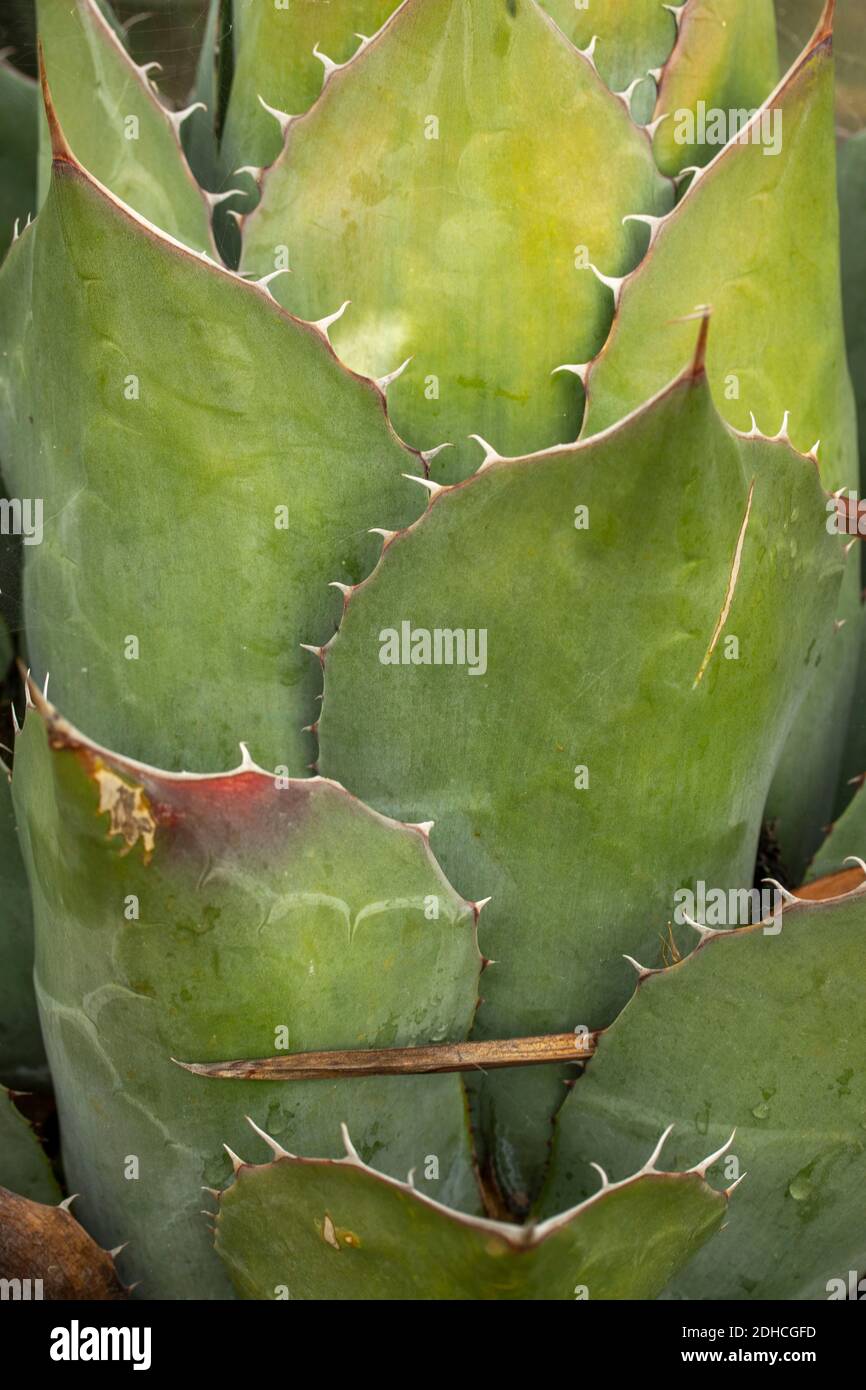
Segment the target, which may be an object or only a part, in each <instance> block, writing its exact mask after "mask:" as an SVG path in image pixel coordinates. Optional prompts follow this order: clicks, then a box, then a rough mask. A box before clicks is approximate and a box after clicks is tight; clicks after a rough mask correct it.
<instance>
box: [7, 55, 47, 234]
mask: <svg viewBox="0 0 866 1390" xmlns="http://www.w3.org/2000/svg"><path fill="white" fill-rule="evenodd" d="M38 91H39V89H38V87H37V85H36V83H35V82H34V81H33V79H32V77H27V76H26V75H25V74H24V73H23V72H19V71H18V69H17V68H14V67H13V66H12V64H11V63H8V62H6V60H5V59H4V58H3V57H2V56H0V258H2V257H3V256H4V255H5V253H6V248H7V247H8V246H9V243H10V242H11V240H12V237H13V236H14V234H15V224H16V223H18V225H19V228H20V227H23V226H24V224H25V223H26V221H27V219H28V217H30V216H31V215H32V214H33V213H35V211H36V152H37V146H38V142H39V104H38Z"/></svg>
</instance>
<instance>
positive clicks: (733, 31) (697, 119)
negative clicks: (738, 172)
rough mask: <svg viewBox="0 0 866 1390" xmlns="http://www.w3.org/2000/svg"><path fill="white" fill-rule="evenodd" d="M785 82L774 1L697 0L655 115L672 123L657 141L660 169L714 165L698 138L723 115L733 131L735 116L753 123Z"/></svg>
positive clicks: (685, 16)
mask: <svg viewBox="0 0 866 1390" xmlns="http://www.w3.org/2000/svg"><path fill="white" fill-rule="evenodd" d="M778 80H779V56H778V48H777V44H776V14H775V10H774V8H773V0H689V3H688V4H686V5H685V6H684V7H683V10H682V22H681V24H680V31H679V36H678V38H677V44H676V48H675V49H674V52H673V54H672V55H671V58H670V61H669V62H668V63H667V65H666V67H665V71H664V73H663V75H662V78H661V84H660V88H659V94H658V102H657V104H656V109H655V113H654V115H655V118H656V119H657V118H658V117H660V116H662V115H664V116H665V117H666V119H665V120H664V121H663V122H662V124H661V125H660V126H659V128H658V130H657V132H656V135H655V142H654V147H655V154H656V159H657V160H658V164H659V168H660V169H662V170H663V171H664V173H666V174H679V173H680V172H681V170H683V169H685V168H687V167H688V166H689V165H698V166H700V165H704V164H708V163H709V161H710V160H711V159H712V158H713V156H714V155H715V154H716V153H717V152H718V150H717V148H715V147H714V146H713V145H710V144H707V143H706V142H703V143H702V142H701V141H700V140H699V139H697V138H695V137H697V136H698V135H700V133H701V132H702V131H704V132H705V131H706V130H707V129H708V121H709V123H710V125H711V124H712V122H713V121H715V120H716V119H718V114H719V113H721V114H722V115H723V116H724V118H725V127H726V129H727V128H728V125H729V120H730V112H731V111H735V112H737V114H738V116H739V117H740V119H742V120H743V123H745V116H746V115H747V114H748V113H749V112H751V111H753V110H754V109H755V108H756V107H758V106H760V105H761V104H762V103H763V102H764V101H765V100H766V98H767V97H768V96H769V94H770V92H771V91H772V90H773V88H774V87H775V86H776V83H777V82H778ZM690 136H691V137H692V138H689V137H690ZM726 138H727V137H726Z"/></svg>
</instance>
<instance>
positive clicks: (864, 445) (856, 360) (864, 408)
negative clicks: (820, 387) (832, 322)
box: [839, 130, 866, 487]
mask: <svg viewBox="0 0 866 1390" xmlns="http://www.w3.org/2000/svg"><path fill="white" fill-rule="evenodd" d="M839 202H840V230H841V236H842V302H843V307H844V312H845V335H846V339H847V343H848V361H849V363H850V366H851V376H852V378H853V381H854V394H855V396H856V398H857V409H858V414H859V435H860V460H861V463H860V474H861V487H862V485H863V479H864V478H866V130H864V131H861V132H860V134H859V135H852V136H851V138H850V139H849V140H845V141H844V142H843V144H842V145H841V146H840V149H839Z"/></svg>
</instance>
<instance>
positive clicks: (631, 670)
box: [320, 371, 843, 1202]
mask: <svg viewBox="0 0 866 1390" xmlns="http://www.w3.org/2000/svg"><path fill="white" fill-rule="evenodd" d="M582 508H586V509H588V510H587V513H586V514H585V518H584V517H583V515H582ZM582 519H587V520H588V526H587V527H586V528H585V529H578V528H579V523H580V522H581V520H582ZM825 521H826V511H825V503H824V495H823V492H822V490H821V487H820V484H819V481H818V476H817V472H816V469H815V467H814V464H813V463H812V461H811V460H809V459H807V458H804V457H802V456H799V455H797V454H795V453H794V452H793V451H792V450H791V449H790V448H789V447H788V446H786V445H784V444H781V443H774V442H768V441H765V440H759V439H755V440H752V439H744V438H742V437H740V436H737V435H734V434H733V433H732V432H730V431H729V430H728V429H727V428H726V427H725V425H724V424H723V423H722V421H721V420H720V418H719V417H718V415H717V414H716V412H715V410H714V408H713V404H712V400H711V398H710V394H709V388H708V386H707V383H706V379H705V377H704V376H703V374H702V372H700V371H697V375H696V376H693V375H692V374H691V373H688V374H686V375H685V376H684V377H683V378H681V379H680V380H679V381H678V382H677V383H675V385H674V386H673V387H672V388H670V390H669V391H667V392H666V393H665V394H664V395H663V396H662V397H660V398H659V399H658V400H657V401H655V402H653V403H652V404H651V405H650V406H648V407H647V408H645V409H644V410H642V411H640V412H638V413H637V414H636V415H635V416H634V417H632V418H631V419H630V420H629V421H627V422H626V423H624V424H623V425H622V426H621V427H619V428H618V429H615V430H613V431H611V432H610V433H609V434H608V435H606V436H605V437H603V438H599V439H597V440H596V441H589V442H587V443H585V444H583V445H578V446H570V447H563V448H560V449H556V450H551V451H549V452H548V453H546V454H542V455H538V456H536V457H532V458H528V459H524V460H506V461H499V462H497V461H493V462H491V463H490V465H489V466H488V467H486V468H484V469H483V471H481V472H480V473H479V474H478V475H476V476H475V477H474V478H472V479H471V480H470V481H469V482H468V483H466V484H463V485H461V486H458V487H455V488H452V489H447V490H445V491H444V492H442V493H440V494H439V496H438V497H437V498H436V499H435V501H434V502H433V503H432V505H431V507H430V509H429V510H428V512H427V513H426V514H425V516H424V517H423V518H422V520H421V521H420V522H419V523H417V525H416V526H414V527H413V528H411V529H410V530H409V531H408V532H406V533H404V534H401V535H400V536H399V537H398V538H397V539H395V540H394V541H393V542H392V543H391V544H386V548H385V551H384V554H383V557H382V560H381V562H380V565H379V567H378V569H377V570H376V571H375V573H374V574H373V576H372V577H371V579H370V580H369V581H367V582H366V583H365V584H363V585H361V586H360V588H359V589H358V590H356V591H355V593H354V594H353V595H352V596H351V599H350V601H349V602H348V605H347V608H346V612H345V615H344V620H343V625H342V627H341V628H340V631H339V632H338V634H337V636H336V638H335V639H334V642H333V644H332V645H330V646H329V647H328V650H327V652H326V654H325V699H324V704H323V713H322V719H321V723H320V734H321V752H320V768H321V770H322V771H325V772H327V773H328V775H333V776H337V777H339V778H341V779H342V780H344V781H345V783H346V785H349V786H351V787H353V788H354V789H355V790H356V791H357V792H358V794H359V795H362V796H364V798H365V799H366V800H367V801H368V802H370V803H371V804H372V805H375V806H376V807H378V808H379V809H380V810H385V811H387V812H388V813H389V814H398V815H400V816H401V817H405V818H409V819H415V818H416V817H417V816H419V815H420V814H422V809H421V808H422V807H424V808H426V810H425V811H424V812H423V814H428V813H429V814H430V815H431V816H434V817H435V819H436V822H437V824H436V829H435V831H434V837H433V838H434V844H435V846H436V852H437V854H438V855H439V857H440V859H441V861H442V863H443V866H444V867H445V869H446V872H447V873H448V875H449V877H450V879H451V881H452V882H453V883H455V884H456V885H458V886H459V888H460V890H461V891H462V892H466V893H471V894H472V895H473V896H476V897H481V896H486V895H487V894H492V895H493V901H492V902H491V904H490V906H489V907H488V908H487V909H486V911H485V914H484V917H483V919H482V947H483V950H484V954H485V955H486V956H488V957H492V958H493V959H494V960H495V961H496V964H495V965H494V966H493V967H491V969H490V970H489V971H488V972H487V973H486V974H485V976H484V982H483V984H484V989H483V993H484V999H485V1002H484V1005H483V1007H482V1009H481V1010H480V1013H479V1020H478V1029H479V1031H480V1033H481V1035H482V1036H485V1037H491V1036H492V1037H502V1036H509V1035H510V1036H514V1035H519V1034H521V1033H542V1032H546V1031H561V1030H564V1029H568V1028H570V1027H572V1026H576V1025H579V1024H583V1025H585V1026H587V1027H590V1028H593V1027H599V1026H602V1025H604V1024H606V1023H609V1022H610V1020H611V1018H612V1017H613V1016H614V1015H615V1013H616V1011H617V1010H618V1009H619V1008H620V1007H621V1006H622V1004H623V1003H624V1002H625V1000H626V999H627V998H628V995H629V993H630V988H631V979H630V967H629V966H628V965H627V964H626V963H625V962H624V961H623V960H622V953H623V952H624V951H629V952H631V953H633V954H635V955H638V956H639V957H640V958H641V959H644V960H649V961H653V960H657V959H659V958H660V953H661V951H662V949H663V944H664V937H665V935H666V926H667V923H668V921H669V919H670V915H671V910H672V907H673V902H674V899H673V894H674V892H675V890H676V889H677V888H679V887H680V886H682V885H685V884H693V883H694V881H695V879H696V878H703V879H704V880H706V881H707V882H708V883H711V884H714V885H715V884H718V885H720V886H728V887H733V886H741V887H742V886H747V885H749V884H750V883H751V878H752V870H753V864H754V855H755V848H756V843H757V838H758V830H759V825H760V819H761V811H762V808H763V804H764V799H765V796H766V791H767V787H768V784H769V780H770V776H771V773H772V769H773V767H774V765H775V761H776V758H777V756H778V752H779V748H780V746H781V743H782V741H783V739H784V737H785V735H786V733H787V731H788V728H789V726H790V722H791V719H792V717H793V715H794V712H795V710H796V707H797V703H798V700H799V698H800V697H801V695H802V692H803V689H804V688H805V685H806V682H807V680H808V678H809V674H810V671H811V669H812V667H813V666H814V664H815V663H816V662H818V661H819V660H820V658H821V654H822V652H823V650H824V647H825V645H826V643H827V641H828V640H829V638H830V636H831V631H832V614H833V605H834V604H835V602H836V597H837V594H838V589H839V583H840V576H841V566H842V548H843V543H842V541H841V540H840V539H839V538H838V537H833V536H830V535H829V534H828V533H827V531H826V527H825ZM744 525H745V529H744ZM407 629H411V630H412V631H413V632H414V631H417V632H419V633H420V634H421V636H419V637H418V638H417V640H416V643H415V650H416V651H417V657H416V661H417V662H419V663H421V662H424V661H425V660H426V661H429V658H430V655H431V654H432V653H427V655H426V657H425V653H424V641H425V640H426V641H427V642H428V643H429V642H430V641H431V638H430V634H431V633H433V632H435V631H436V630H439V631H440V632H441V631H442V630H445V629H448V630H455V629H456V630H457V632H458V634H459V633H461V632H463V631H468V633H469V635H470V638H471V637H474V638H475V642H476V644H480V640H481V639H480V637H479V636H477V634H478V632H479V630H483V632H484V634H485V651H484V660H483V662H482V661H481V660H480V659H478V658H479V654H480V646H479V645H476V647H475V648H474V650H475V658H474V660H475V666H476V668H477V669H476V670H475V671H474V672H473V671H472V670H471V669H470V667H469V665H468V664H463V665H460V664H452V665H447V664H405V663H406V662H407V661H408V660H410V659H411V658H410V656H409V653H408V651H406V648H405V647H404V649H403V653H402V654H401V655H402V661H403V663H404V664H383V662H385V663H388V662H389V660H390V658H391V657H392V656H394V655H395V652H392V650H391V642H392V639H391V638H390V637H389V633H390V632H392V631H393V632H395V634H396V636H395V639H393V640H395V641H397V642H398V643H400V642H405V638H403V637H402V635H401V634H402V633H403V631H404V630H407ZM425 632H426V633H427V634H428V636H427V638H426V639H425V638H424V633H425ZM731 639H733V641H732V640H731ZM406 645H407V646H408V644H406ZM468 650H469V649H468ZM401 655H397V661H398V662H399V661H400V660H401ZM445 655H446V651H445V648H444V646H443V650H442V652H441V653H440V656H441V657H442V658H443V661H444V657H445ZM735 656H736V659H734V657H735ZM728 658H730V659H728ZM581 769H586V777H585V778H584V774H583V772H582V771H581ZM584 781H588V785H587V786H584ZM560 1077H561V1073H560V1072H559V1070H558V1069H549V1068H543V1069H539V1068H533V1069H531V1071H530V1070H527V1071H526V1072H524V1073H521V1072H519V1071H517V1072H512V1073H509V1074H507V1075H505V1074H501V1073H500V1074H496V1075H493V1076H491V1077H490V1078H489V1080H488V1082H487V1083H486V1086H487V1090H488V1092H489V1093H490V1094H491V1095H492V1096H494V1097H495V1100H496V1115H495V1136H494V1138H495V1157H496V1161H497V1167H498V1171H499V1174H500V1178H501V1180H502V1181H503V1183H504V1184H505V1185H506V1186H507V1187H508V1188H509V1189H510V1190H511V1191H512V1194H513V1195H514V1199H515V1200H516V1201H517V1202H520V1201H521V1200H522V1201H523V1202H525V1201H526V1199H527V1197H528V1195H529V1193H530V1192H531V1190H532V1188H533V1186H534V1184H535V1183H536V1182H537V1180H538V1175H539V1170H540V1167H541V1165H542V1163H543V1160H544V1155H545V1145H546V1139H547V1132H546V1125H545V1122H546V1120H547V1118H548V1117H549V1115H550V1114H551V1112H552V1111H553V1110H554V1109H555V1107H556V1105H557V1104H558V1101H559V1100H560V1099H561V1097H562V1085H561V1079H560Z"/></svg>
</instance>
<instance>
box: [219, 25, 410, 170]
mask: <svg viewBox="0 0 866 1390" xmlns="http://www.w3.org/2000/svg"><path fill="white" fill-rule="evenodd" d="M398 5H399V0H339V3H338V4H325V5H323V4H322V0H292V3H290V4H287V5H280V6H277V5H274V4H267V3H265V4H262V3H261V0H232V19H233V25H234V27H233V34H232V37H233V42H234V54H235V62H234V76H233V78H232V88H231V96H230V98H229V105H228V111H227V112H226V123H225V130H224V133H223V141H222V153H223V162H224V164H225V166H226V168H227V169H233V168H237V167H238V166H239V165H241V164H253V165H266V164H272V163H273V161H274V160H275V159H276V157H277V155H278V154H279V153H280V150H281V149H282V144H283V141H282V135H281V132H280V127H279V124H278V123H277V121H275V120H274V117H273V116H271V115H269V113H268V112H267V111H266V110H265V108H264V107H263V106H262V101H266V102H267V104H268V106H270V107H273V108H274V109H275V110H277V111H282V112H286V113H288V114H289V115H293V116H297V115H301V114H302V113H303V112H304V111H307V110H308V109H309V107H311V106H312V104H313V102H314V101H315V100H316V97H317V96H318V95H319V93H320V92H321V90H322V83H323V81H324V78H325V71H326V69H325V66H324V65H323V62H322V61H321V59H319V58H317V57H316V54H315V53H314V52H313V50H314V49H316V48H318V50H319V52H320V53H322V54H324V55H325V57H326V58H329V59H330V60H331V62H332V63H345V62H346V61H347V60H348V59H349V58H351V57H352V55H353V53H355V52H356V50H357V48H358V45H359V43H360V42H361V40H360V39H359V38H358V35H359V34H364V35H366V36H367V37H370V36H372V35H373V34H375V32H376V31H377V30H378V29H379V28H381V26H382V25H383V24H384V23H385V20H386V19H387V18H388V16H389V15H390V14H392V13H393V12H394V10H396V9H397V8H398ZM259 98H261V101H260V100H259Z"/></svg>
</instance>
